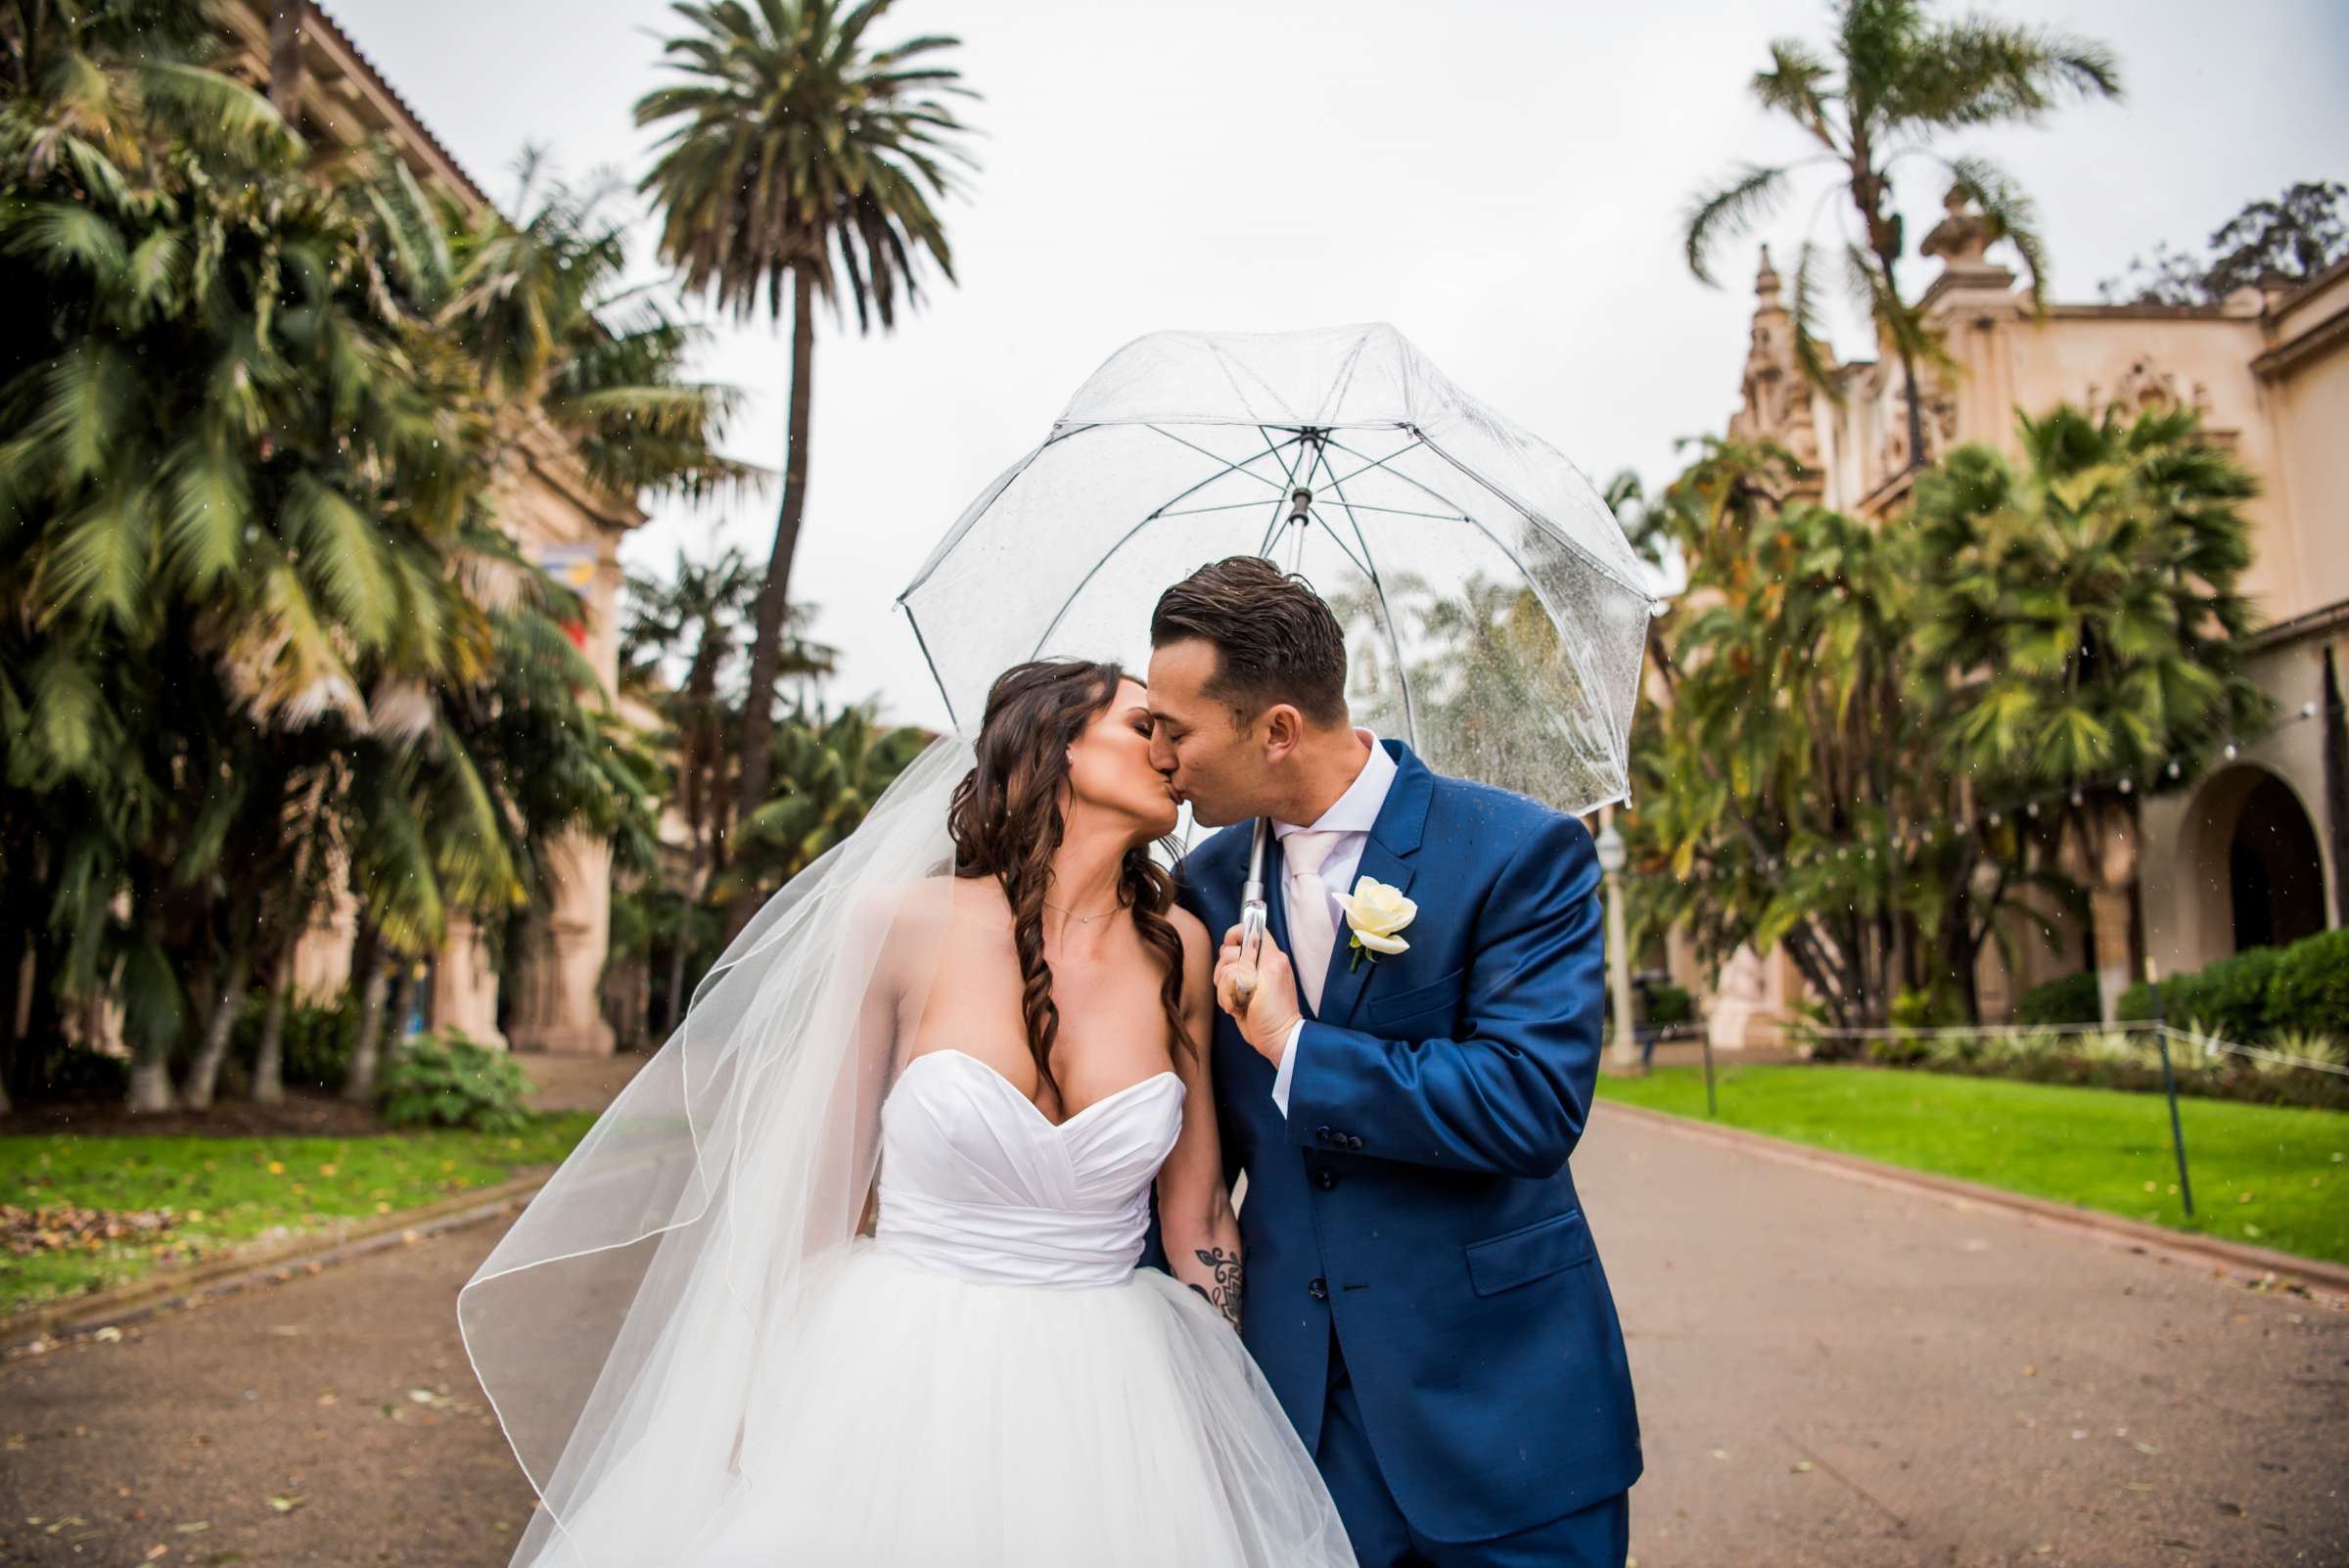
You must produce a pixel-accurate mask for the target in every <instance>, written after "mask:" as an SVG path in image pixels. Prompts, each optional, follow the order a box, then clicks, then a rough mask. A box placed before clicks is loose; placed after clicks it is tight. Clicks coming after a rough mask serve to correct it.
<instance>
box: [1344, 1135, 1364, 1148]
mask: <svg viewBox="0 0 2349 1568" xmlns="http://www.w3.org/2000/svg"><path fill="white" fill-rule="evenodd" d="M1361 1146H1362V1140H1361V1139H1360V1138H1358V1137H1356V1136H1355V1135H1354V1134H1353V1133H1351V1132H1350V1133H1348V1134H1347V1135H1346V1147H1348V1148H1350V1149H1359V1148H1360V1147H1361Z"/></svg>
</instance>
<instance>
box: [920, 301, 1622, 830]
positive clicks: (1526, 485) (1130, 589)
mask: <svg viewBox="0 0 2349 1568" xmlns="http://www.w3.org/2000/svg"><path fill="white" fill-rule="evenodd" d="M1242 554H1256V555H1265V556H1268V557H1271V558H1272V559H1274V560H1276V561H1278V562H1280V563H1281V564H1283V565H1284V566H1288V567H1290V568H1291V569H1292V570H1294V571H1297V572H1299V573H1301V574H1302V575H1303V576H1305V577H1306V579H1307V580H1308V581H1310V582H1311V583H1312V584H1313V587H1314V588H1315V589H1316V590H1317V591H1318V592H1319V593H1320V594H1321V596H1322V597H1323V598H1324V599H1326V600H1328V601H1329V603H1330V605H1331V606H1332V607H1333V608H1334V609H1335V610H1336V611H1337V614H1338V617H1339V620H1340V622H1341V623H1342V624H1343V625H1344V627H1345V630H1346V643H1347V650H1348V659H1349V664H1350V669H1349V671H1348V679H1347V700H1348V703H1349V705H1350V706H1351V708H1352V710H1353V713H1354V716H1355V721H1356V722H1357V723H1359V724H1363V725H1366V726H1368V727H1370V728H1372V729H1375V730H1377V731H1378V732H1379V733H1381V734H1385V735H1397V736H1401V737H1403V738H1405V739H1406V740H1408V741H1409V742H1410V744H1411V746H1412V748H1413V749H1414V750H1415V751H1417V752H1418V753H1419V754H1420V756H1421V757H1423V758H1424V759H1426V761H1427V762H1428V763H1429V765H1431V766H1433V767H1435V768H1436V769H1438V770H1439V771H1442V772H1447V773H1453V774H1458V775H1461V776H1464V777H1469V778H1478V779H1483V780H1485V781H1487V782H1488V783H1494V784H1499V785H1502V786H1504V787H1506V788H1509V789H1514V790H1518V791H1521V792H1523V793H1525V794H1528V795H1531V796H1534V797H1535V798H1537V799H1539V800H1542V801H1545V802H1547V803H1548V804H1550V805H1552V806H1554V807H1558V808H1560V809H1562V810H1567V811H1572V812H1576V813H1581V812H1585V811H1589V810H1590V809H1593V808H1594V807H1598V806H1600V805H1603V804H1605V803H1607V802H1610V801H1618V800H1628V799H1629V798H1630V795H1629V781H1628V776H1627V775H1628V771H1629V750H1630V735H1631V724H1632V713H1633V707H1634V704H1635V699H1636V696H1637V691H1638V683H1639V667H1640V659H1641V656H1642V654H1643V652H1644V650H1645V646H1646V629H1647V621H1648V617H1649V616H1650V615H1651V614H1652V613H1654V612H1655V611H1656V610H1657V609H1658V608H1659V607H1658V606H1657V605H1656V604H1655V603H1654V598H1653V590H1652V588H1651V587H1650V584H1649V581H1648V574H1647V570H1646V568H1645V566H1644V565H1643V563H1641V561H1640V560H1639V558H1638V557H1637V556H1636V555H1635V553H1634V552H1633V550H1632V548H1631V545H1630V543H1629V542H1628V541H1627V540H1626V539H1625V537H1624V533H1623V530H1622V528H1621V527H1620V526H1619V525H1618V524H1617V522H1616V520H1615V518H1614V515H1613V514H1612V513H1611V512H1610V511H1609V510H1608V508H1607V505H1606V503H1605V502H1604V501H1603V500H1602V499H1600V497H1599V494H1598V492H1597V491H1596V490H1595V489H1593V488H1592V487H1591V484H1590V482H1589V480H1588V479H1587V478H1585V477H1584V475H1583V473H1582V472H1581V470H1579V469H1577V468H1576V467H1575V466H1574V465H1573V464H1572V463H1571V462H1569V461H1567V459H1566V458H1565V457H1564V456H1562V455H1561V454H1560V453H1559V452H1558V451H1557V450H1556V449H1555V448H1553V447H1551V446H1549V445H1547V444H1546V443H1544V442H1543V441H1542V440H1540V439H1538V438H1535V437H1534V436H1532V435H1530V434H1528V433H1527V432H1525V431H1523V430H1521V429H1519V428H1518V427H1517V426H1515V425H1513V424H1511V423H1509V422H1508V421H1507V420H1505V419H1503V418H1501V417H1500V416H1499V415H1498V414H1497V413H1495V412H1494V411H1493V410H1491V409H1489V408H1487V407H1485V406H1484V405H1483V404H1482V403H1479V402H1477V401H1476V400H1475V399H1474V398H1472V397H1470V396H1468V395H1467V394H1466V393H1465V392H1461V391H1460V390H1459V389H1458V388H1457V387H1454V386H1453V385H1452V384H1451V382H1450V381H1448V380H1447V379H1446V378H1445V377H1444V376H1443V375H1442V373H1440V372H1439V371H1438V370H1437V369H1436V368H1435V367H1434V366H1433V365H1432V364H1430V363H1429V362H1428V361H1427V359H1426V357H1425V356H1424V355H1422V354H1421V353H1420V352H1419V351H1418V350H1417V349H1416V348H1414V347H1412V346H1411V345H1410V344H1409V343H1408V342H1406V341H1405V339H1404V338H1403V336H1402V334H1400V333H1398V332H1397V331H1395V329H1394V328H1392V327H1390V326H1386V325H1383V324H1372V325H1367V326H1351V327H1331V328H1323V329H1319V330H1314V331H1309V332H1292V333H1198V332H1161V333H1153V334H1151V335H1150V336H1148V337H1146V338H1141V339H1137V340H1136V341H1135V342H1133V343H1131V344H1128V346H1125V347H1124V348H1121V349H1120V350H1118V352H1117V353H1115V354H1113V355H1111V356H1110V358H1109V360H1108V362H1107V363H1105V364H1103V365H1102V366H1101V368H1100V369H1099V370H1097V371H1095V372H1094V373H1093V376H1092V378H1091V379H1090V380H1089V381H1087V382H1086V383H1085V384H1084V385H1083V386H1082V388H1080V389H1079V390H1078V392H1077V395H1076V396H1075V397H1073V398H1072V399H1070V402H1069V405H1068V407H1067V409H1066V410H1065V411H1064V412H1063V413H1062V414H1061V416H1060V418H1059V419H1057V420H1056V421H1054V422H1053V425H1052V429H1051V432H1050V434H1049V435H1047V436H1046V437H1045V438H1044V440H1043V442H1042V444H1040V445H1038V446H1037V447H1036V449H1035V450H1034V451H1032V452H1030V453H1028V454H1027V455H1026V456H1025V457H1023V458H1021V459H1020V460H1019V461H1018V462H1017V463H1014V464H1013V465H1012V466H1011V467H1010V468H1009V469H1008V470H1006V471H1005V472H1004V473H1003V475H1002V476H1001V477H1000V478H998V479H997V480H996V481H995V482H994V483H993V484H990V485H989V486H988V487H987V488H986V489H985V490H983V491H982V492H981V493H980V495H979V497H978V499H977V500H975V501H973V502H972V503H971V505H970V506H969V508H968V509H967V510H965V511H964V513H963V515H962V517H961V519H960V520H959V521H958V522H957V523H956V524H955V525H954V527H953V529H952V530H950V531H949V532H948V533H947V534H946V536H945V538H944V540H943V541H941V543H940V544H939V546H938V548H937V549H936V550H935V551H933V552H932V554H931V556H930V559H929V560H928V561H927V562H926V563H924V565H923V567H922V569H921V571H920V573H919V574H918V575H916V576H915V577H914V579H913V582H912V584H911V585H910V586H908V587H907V588H906V589H905V591H904V592H903V593H901V594H900V595H898V602H899V603H900V604H901V605H903V606H904V608H905V611H906V613H907V615H908V616H909V618H910V619H911V621H912V623H913V627H914V633H915V635H916V636H917V637H918V638H919V639H920V640H921V643H922V649H923V652H924V654H925V655H926V656H927V657H928V659H929V661H930V668H931V671H932V673H933V674H935V675H936V676H937V678H938V683H939V687H940V689H941V690H942V691H943V692H944V695H945V700H946V706H947V709H948V711H949V713H950V715H952V717H953V719H954V721H955V723H956V724H958V725H971V724H976V723H977V722H978V719H979V715H980V712H981V709H982V707H983V705H984V703H985V700H986V695H987V690H988V687H989V685H990V683H991V682H992V681H993V679H994V677H995V676H996V675H997V674H998V673H1000V672H1001V671H1002V670H1003V669H1007V668H1009V667H1010V666H1012V665H1014V664H1017V663H1019V662H1021V661H1023V660H1027V659H1033V658H1037V657H1040V656H1046V655H1071V656H1079V657H1084V658H1095V659H1122V660H1124V661H1125V662H1126V663H1127V665H1128V668H1131V669H1137V670H1138V669H1141V668H1142V667H1143V665H1144V664H1145V663H1146V662H1147V659H1148V654H1149V620H1150V610H1151V607H1152V606H1153V605H1154V604H1155V603H1156V602H1157V599H1158V596H1159V594H1160V593H1161V592H1162V591H1164V590H1165V589H1166V588H1167V587H1168V586H1169V585H1170V584H1172V583H1174V582H1175V581H1177V580H1179V579H1180V578H1182V577H1184V576H1188V575H1189V574H1190V573H1191V572H1193V571H1195V570H1196V569H1197V568H1199V567H1200V566H1202V565H1204V564H1206V563H1207V562H1210V561H1215V560H1220V559H1221V558H1223V557H1225V556H1229V555H1242Z"/></svg>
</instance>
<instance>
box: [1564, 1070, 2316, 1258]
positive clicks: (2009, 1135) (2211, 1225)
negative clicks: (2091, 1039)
mask: <svg viewBox="0 0 2349 1568" xmlns="http://www.w3.org/2000/svg"><path fill="white" fill-rule="evenodd" d="M1715 1084H1716V1086H1717V1088H1718V1091H1719V1100H1720V1105H1721V1116H1720V1120H1721V1122H1722V1123H1724V1124H1726V1125H1727V1126H1729V1127H1737V1128H1744V1129H1747V1130H1751V1131H1755V1132H1767V1133H1769V1134H1771V1135H1772V1136H1773V1137H1781V1138H1789V1139H1792V1140H1793V1141H1795V1142H1798V1143H1809V1144H1813V1145H1815V1146H1817V1147H1819V1148H1822V1149H1834V1150H1837V1151H1839V1152H1841V1153H1846V1154H1857V1155H1862V1156H1865V1158H1868V1159H1871V1160H1882V1161H1884V1162H1885V1163H1886V1164H1888V1165H1901V1166H1907V1167H1909V1168H1911V1170H1917V1171H1930V1172H1934V1173H1936V1174H1938V1175H1941V1176H1958V1177H1962V1178H1963V1179H1965V1180H1968V1181H1980V1182H1983V1183H1985V1184H1986V1185H1990V1186H1997V1187H2004V1188H2006V1189H2007V1190H2009V1191H2012V1192H2023V1193H2028V1194H2030V1195H2031V1196H2033V1197H2039V1198H2053V1199H2056V1200H2058V1201H2060V1202H2064V1203H2076V1204H2080V1205H2082V1206H2084V1207H2087V1208H2091V1209H2101V1210H2103V1211H2105V1212H2106V1213H2108V1214H2117V1215H2125V1216H2127V1217H2128V1218H2129V1219H2132V1220H2148V1221H2152V1222H2155V1223H2157V1224H2164V1225H2168V1226H2170V1227H2172V1228H2173V1229H2179V1230H2193V1231H2198V1232H2201V1233H2203V1234H2205V1235H2211V1236H2224V1237H2227V1238H2229V1239H2232V1240H2240V1241H2250V1242H2255V1243H2257V1244H2258V1245H2260V1246H2263V1247H2275V1248H2278V1249H2280V1250H2281V1251H2284V1252H2290V1253H2297V1254H2299V1255H2301V1256H2303V1257H2309V1258H2325V1259H2329V1260H2331V1261H2333V1262H2336V1263H2349V1115H2343V1114H2341V1113H2339V1112H2334V1111H2303V1110H2290V1109H2284V1108H2281V1107H2278V1106H2269V1105H2240V1104H2234V1103H2231V1102H2227V1101H2220V1100H2201V1099H2182V1100H2180V1101H2179V1116H2180V1119H2181V1120H2182V1121H2183V1122H2184V1124H2185V1127H2186V1152H2187V1169H2188V1174H2189V1175H2190V1176H2192V1177H2193V1183H2194V1208H2195V1212H2196V1218H2195V1219H2193V1220H2190V1221H2189V1220H2188V1219H2187V1218H2186V1217H2185V1215H2184V1214H2183V1213H2182V1212H2181V1210H2180V1206H2179V1201H2178V1170H2177V1165H2176V1161H2175V1157H2174V1156H2173V1155H2172V1154H2171V1152H2170V1124H2169V1112H2168V1110H2167V1107H2166V1104H2165V1102H2164V1101H2163V1099H2162V1097H2161V1096H2160V1095H2158V1094H2127V1093H2121V1092H2119V1091H2117V1090H2112V1089H2096V1088H2072V1087H2066V1086H2061V1085H2055V1084H2017V1083H2011V1082H2007V1081H2004V1080H1999V1079H1983V1078H1959V1077H1954V1076H1950V1075H1945V1074H1937V1073H1917V1072H1902V1071H1898V1070H1894V1069H1887V1068H1872V1067H1831V1066H1788V1067H1760V1066H1756V1067H1728V1068H1722V1069H1720V1070H1719V1072H1718V1076H1717V1077H1716V1079H1715ZM1599 1092H1600V1094H1601V1095H1603V1096H1605V1097H1607V1098H1610V1099H1620V1100H1623V1101H1625V1102H1626V1103H1628V1104H1633V1105H1644V1106H1650V1107H1653V1108H1654V1109H1656V1110H1659V1111H1670V1112H1673V1113H1675V1114H1677V1115H1681V1116H1689V1117H1694V1118H1697V1119H1698V1120H1700V1121H1701V1120H1702V1119H1703V1118H1704V1114H1705V1079H1704V1073H1703V1071H1702V1070H1701V1069H1698V1068H1686V1067H1682V1068H1663V1069H1659V1070H1658V1071H1657V1072H1656V1073H1654V1074H1653V1075H1652V1076H1650V1077H1647V1078H1643V1079H1642V1078H1609V1077H1602V1078H1600V1080H1599Z"/></svg>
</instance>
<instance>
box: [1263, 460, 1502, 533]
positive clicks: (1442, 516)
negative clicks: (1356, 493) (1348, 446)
mask: <svg viewBox="0 0 2349 1568" xmlns="http://www.w3.org/2000/svg"><path fill="white" fill-rule="evenodd" d="M1356 472H1357V473H1359V472H1360V470H1359V469H1358V470H1356ZM1329 487H1330V488H1331V489H1333V490H1335V489H1337V488H1338V482H1337V481H1336V480H1335V479H1334V478H1333V479H1332V480H1331V481H1330V482H1329ZM1339 493H1341V494H1343V493H1344V492H1343V491H1340V492H1339ZM1248 504H1249V505H1251V506H1253V505H1255V504H1256V503H1255V502H1253V501H1251V502H1249V503H1248ZM1346 510H1347V511H1349V512H1379V513H1383V514H1385V515H1386V516H1388V517H1423V518H1427V519H1429V520H1430V521H1432V522H1437V523H1465V522H1467V521H1468V520H1467V519H1466V518H1465V517H1463V516H1461V515H1460V514H1459V513H1457V512H1413V511H1411V510H1409V509H1408V508H1406V507H1401V506H1372V505H1370V504H1369V503H1368V502H1366V501H1349V502H1347V503H1346Z"/></svg>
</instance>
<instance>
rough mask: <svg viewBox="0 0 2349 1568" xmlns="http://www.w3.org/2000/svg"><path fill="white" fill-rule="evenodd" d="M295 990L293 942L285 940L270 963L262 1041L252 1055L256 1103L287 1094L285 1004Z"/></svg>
mask: <svg viewBox="0 0 2349 1568" xmlns="http://www.w3.org/2000/svg"><path fill="white" fill-rule="evenodd" d="M293 994H294V944H293V943H291V942H288V943H287V944H286V945H285V948H284V950H283V951H281V952H280V953H279V954H278V955H277V961H276V963H275V964H273V965H272V966H271V970H270V983H269V1011H268V1012H267V1013H266V1014H264V1015H263V1016H262V1018H261V1045H260V1049H259V1050H257V1051H255V1052H254V1053H253V1093H252V1094H250V1095H249V1096H247V1097H248V1098H249V1099H251V1100H252V1101H253V1103H254V1104H256V1105H277V1104H280V1103H282V1102H283V1101H284V1100H285V1097H286V1079H285V1043H286V1004H287V1002H288V1000H289V999H290V998H291V997H292V996H293Z"/></svg>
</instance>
